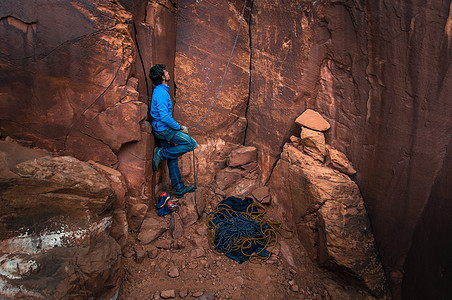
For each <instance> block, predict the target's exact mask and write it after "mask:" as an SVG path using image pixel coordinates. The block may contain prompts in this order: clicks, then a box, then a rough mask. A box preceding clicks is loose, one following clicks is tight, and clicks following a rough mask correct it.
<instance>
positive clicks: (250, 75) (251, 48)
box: [242, 0, 254, 145]
mask: <svg viewBox="0 0 452 300" xmlns="http://www.w3.org/2000/svg"><path fill="white" fill-rule="evenodd" d="M253 7H254V0H252V1H251V6H250V20H249V24H248V35H249V41H250V43H249V47H250V65H249V77H250V79H249V83H248V99H247V100H246V109H245V116H244V117H245V120H246V127H245V134H244V135H243V142H242V145H245V142H246V134H247V133H248V119H247V116H248V109H249V105H250V99H251V81H252V80H253V76H252V70H251V67H252V65H253V39H252V32H251V23H252V22H253Z"/></svg>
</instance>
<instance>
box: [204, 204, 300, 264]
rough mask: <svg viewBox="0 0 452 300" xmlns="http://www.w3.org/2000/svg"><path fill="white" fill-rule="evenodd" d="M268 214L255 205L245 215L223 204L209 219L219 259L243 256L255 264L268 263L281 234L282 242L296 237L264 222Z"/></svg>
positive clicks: (210, 234) (249, 207)
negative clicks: (284, 239) (222, 256)
mask: <svg viewBox="0 0 452 300" xmlns="http://www.w3.org/2000/svg"><path fill="white" fill-rule="evenodd" d="M266 213H267V211H266V209H265V208H264V207H262V206H261V205H258V204H256V203H251V204H250V205H248V207H247V208H246V211H245V212H241V211H237V210H234V209H232V208H231V207H230V206H229V205H226V204H223V203H220V204H219V205H218V206H217V208H216V209H215V210H214V211H213V212H211V213H210V214H209V215H208V217H207V218H208V221H207V226H208V231H209V245H210V248H211V249H212V251H214V252H215V253H217V254H220V255H221V254H226V255H228V256H237V254H239V255H240V254H241V255H243V257H244V259H243V260H245V259H247V260H249V261H250V262H252V263H263V262H266V261H267V260H268V259H269V258H270V257H271V253H272V251H273V249H274V248H275V247H276V245H277V243H278V234H279V235H281V237H283V238H291V237H292V236H293V234H294V232H293V230H289V229H286V228H284V227H283V226H282V225H281V223H278V222H273V221H270V220H266V219H264V218H263V216H264V215H265V214H266ZM234 252H235V253H234Z"/></svg>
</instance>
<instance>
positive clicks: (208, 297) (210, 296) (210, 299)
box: [198, 292, 215, 300]
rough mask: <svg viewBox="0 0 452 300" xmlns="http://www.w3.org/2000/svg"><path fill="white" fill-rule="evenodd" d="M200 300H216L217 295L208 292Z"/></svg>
mask: <svg viewBox="0 0 452 300" xmlns="http://www.w3.org/2000/svg"><path fill="white" fill-rule="evenodd" d="M198 299H199V300H215V293H214V292H206V293H204V294H203V295H202V296H201V297H199V298H198Z"/></svg>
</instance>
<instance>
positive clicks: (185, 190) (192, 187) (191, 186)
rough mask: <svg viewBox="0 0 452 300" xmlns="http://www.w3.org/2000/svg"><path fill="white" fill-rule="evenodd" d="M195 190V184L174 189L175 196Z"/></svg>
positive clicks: (180, 196) (179, 196) (178, 196)
mask: <svg viewBox="0 0 452 300" xmlns="http://www.w3.org/2000/svg"><path fill="white" fill-rule="evenodd" d="M195 190H196V186H194V185H189V186H184V187H183V188H181V189H180V191H176V198H182V197H183V196H184V194H186V193H191V192H194V191H195Z"/></svg>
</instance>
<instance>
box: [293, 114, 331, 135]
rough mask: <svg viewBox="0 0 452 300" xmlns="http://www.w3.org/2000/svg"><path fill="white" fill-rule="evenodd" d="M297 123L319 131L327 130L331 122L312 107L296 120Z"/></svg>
mask: <svg viewBox="0 0 452 300" xmlns="http://www.w3.org/2000/svg"><path fill="white" fill-rule="evenodd" d="M295 123H297V124H298V125H302V126H305V127H308V128H310V129H313V130H317V131H326V130H328V129H329V128H330V124H329V123H328V122H327V121H326V120H325V119H324V118H323V117H322V116H321V115H320V114H319V113H318V112H316V111H314V110H312V109H307V110H305V111H304V112H303V113H302V114H301V115H300V116H299V117H298V118H297V119H296V120H295Z"/></svg>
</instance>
